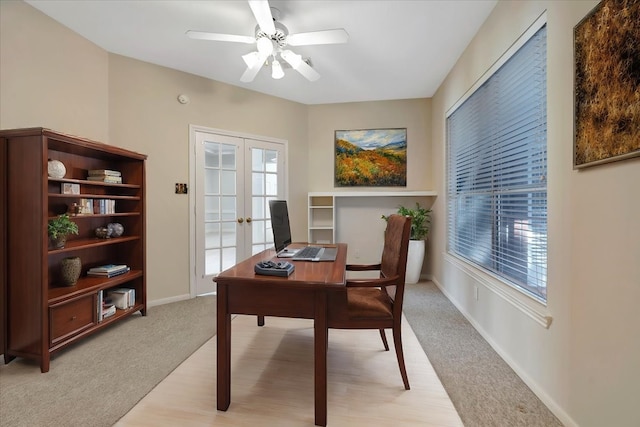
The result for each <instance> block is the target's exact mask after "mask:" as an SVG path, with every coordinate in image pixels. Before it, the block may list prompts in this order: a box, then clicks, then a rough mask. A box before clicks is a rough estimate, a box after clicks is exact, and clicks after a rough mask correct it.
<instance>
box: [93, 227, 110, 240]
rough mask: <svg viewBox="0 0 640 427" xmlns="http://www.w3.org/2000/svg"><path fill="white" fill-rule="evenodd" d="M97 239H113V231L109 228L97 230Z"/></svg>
mask: <svg viewBox="0 0 640 427" xmlns="http://www.w3.org/2000/svg"><path fill="white" fill-rule="evenodd" d="M96 237H97V238H99V239H108V238H109V237H111V230H110V229H109V228H108V227H98V228H96Z"/></svg>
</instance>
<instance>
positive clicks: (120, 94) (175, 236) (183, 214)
mask: <svg viewBox="0 0 640 427" xmlns="http://www.w3.org/2000/svg"><path fill="white" fill-rule="evenodd" d="M179 94H186V95H188V96H189V98H190V102H189V104H186V105H183V104H180V103H179V102H178V100H177V97H178V95H179ZM109 115H110V121H109V125H110V126H109V129H110V134H111V142H112V143H113V144H115V145H123V146H126V148H129V149H133V150H135V151H139V152H142V153H146V154H147V155H148V156H149V157H148V160H147V212H148V213H149V214H148V215H147V267H148V279H147V287H148V298H149V300H150V301H158V300H162V301H169V300H171V299H174V298H176V297H184V296H188V295H189V278H190V275H189V253H190V249H191V248H190V233H189V220H190V215H189V198H188V196H186V195H178V194H175V191H174V190H175V183H176V182H189V125H190V124H193V125H198V126H206V127H210V128H217V129H222V130H228V131H234V132H241V133H247V134H252V135H260V136H266V137H272V138H279V139H284V140H287V141H288V155H289V165H288V170H289V173H290V174H291V175H292V176H296V177H297V178H296V179H295V180H291V181H290V185H289V186H288V193H289V201H290V206H291V207H290V209H291V216H292V217H294V218H301V219H302V220H301V221H292V228H293V227H295V228H293V230H292V233H297V234H298V235H306V231H305V230H306V206H307V193H306V191H307V190H306V187H307V182H306V177H307V173H306V169H307V144H306V138H307V111H306V108H305V106H304V105H301V104H297V103H295V102H290V101H285V100H282V99H278V98H274V97H272V96H267V95H262V94H258V93H256V92H252V91H248V90H245V89H240V88H237V87H234V86H230V85H227V84H224V83H218V82H215V81H212V80H208V79H204V78H201V77H197V76H194V75H191V74H187V73H183V72H180V71H175V70H171V69H168V68H164V67H159V66H156V65H152V64H148V63H145V62H141V61H137V60H133V59H130V58H126V57H123V56H119V55H109Z"/></svg>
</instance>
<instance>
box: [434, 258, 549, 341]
mask: <svg viewBox="0 0 640 427" xmlns="http://www.w3.org/2000/svg"><path fill="white" fill-rule="evenodd" d="M443 255H444V260H445V262H448V263H450V264H452V265H453V266H455V267H457V268H459V269H460V270H461V271H463V272H464V273H466V274H467V275H469V276H470V277H471V278H473V279H474V280H475V281H476V282H478V283H479V284H481V285H483V286H484V287H485V288H487V289H489V290H490V291H492V292H493V293H495V294H496V295H498V296H499V297H501V298H502V299H504V300H505V301H507V302H508V303H510V304H511V305H512V306H514V307H515V308H517V309H518V310H520V311H521V312H522V313H524V314H525V315H527V316H528V317H530V318H531V319H533V320H534V321H535V322H536V323H538V324H540V325H541V326H543V327H544V328H545V329H549V327H550V326H551V322H552V321H553V317H552V316H551V315H550V314H549V313H548V311H547V307H546V306H545V305H544V304H542V303H541V302H539V301H537V300H535V299H534V298H532V297H530V296H528V295H527V294H525V293H523V292H520V291H518V290H517V289H515V288H513V287H512V286H510V285H507V284H505V283H503V282H502V281H501V280H500V279H499V278H497V277H495V276H492V275H491V274H488V273H486V272H484V271H482V270H480V269H479V268H476V267H474V266H472V265H470V264H469V263H467V262H466V261H464V260H462V259H461V258H458V257H457V256H454V255H451V254H449V253H444V254H443Z"/></svg>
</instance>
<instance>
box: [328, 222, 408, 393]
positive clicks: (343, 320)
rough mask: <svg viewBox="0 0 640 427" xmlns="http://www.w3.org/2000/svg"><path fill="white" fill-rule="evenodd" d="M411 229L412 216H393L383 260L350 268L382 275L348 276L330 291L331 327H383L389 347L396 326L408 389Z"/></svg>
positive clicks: (381, 332)
mask: <svg viewBox="0 0 640 427" xmlns="http://www.w3.org/2000/svg"><path fill="white" fill-rule="evenodd" d="M410 232H411V218H410V217H404V216H401V215H397V214H394V215H391V216H389V219H388V222H387V229H386V231H385V238H384V249H383V251H382V260H381V262H380V264H373V265H350V264H349V265H347V270H351V271H368V270H374V271H375V270H379V271H380V278H375V279H354V280H351V279H350V280H347V286H346V288H345V289H343V290H342V291H340V292H332V293H330V294H329V301H328V311H329V318H328V324H329V328H334V329H379V330H380V337H381V338H382V343H383V344H384V348H385V350H386V351H389V345H388V343H387V337H386V335H385V331H384V330H385V329H392V330H393V343H394V345H395V348H396V356H397V358H398V366H399V367H400V375H402V381H403V382H404V388H405V389H406V390H409V379H408V378H407V370H406V368H405V365H404V354H403V352H402V335H401V332H400V322H401V320H402V299H403V297H404V280H405V270H406V267H407V251H408V250H409V235H410Z"/></svg>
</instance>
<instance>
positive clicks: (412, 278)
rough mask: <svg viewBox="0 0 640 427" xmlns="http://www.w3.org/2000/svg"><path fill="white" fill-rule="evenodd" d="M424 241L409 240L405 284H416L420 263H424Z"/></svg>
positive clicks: (420, 269) (420, 268) (418, 277)
mask: <svg viewBox="0 0 640 427" xmlns="http://www.w3.org/2000/svg"><path fill="white" fill-rule="evenodd" d="M424 251H425V242H424V240H409V253H408V254H407V272H406V276H405V280H404V281H405V283H411V284H413V283H418V280H420V272H421V271H422V262H423V261H424Z"/></svg>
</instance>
